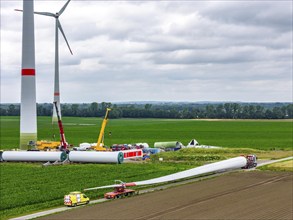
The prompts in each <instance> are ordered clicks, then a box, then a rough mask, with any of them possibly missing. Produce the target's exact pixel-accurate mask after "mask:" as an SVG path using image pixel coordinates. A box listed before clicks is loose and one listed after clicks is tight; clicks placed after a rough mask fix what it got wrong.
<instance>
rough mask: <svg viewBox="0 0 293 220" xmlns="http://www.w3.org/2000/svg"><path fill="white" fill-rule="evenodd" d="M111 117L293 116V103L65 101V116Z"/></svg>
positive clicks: (48, 107) (16, 111) (16, 108)
mask: <svg viewBox="0 0 293 220" xmlns="http://www.w3.org/2000/svg"><path fill="white" fill-rule="evenodd" d="M106 108H111V109H112V111H111V112H110V114H109V118H173V119H208V118H210V119H213V118H214V119H292V118H293V104H292V103H208V102H207V103H175V102H150V103H144V102H138V103H128V104H127V103H122V104H112V103H110V102H102V103H97V102H93V103H83V104H61V112H62V116H71V117H103V116H104V114H105V111H106ZM52 109H53V104H50V103H42V104H37V114H38V116H51V115H52ZM0 113H1V116H19V115H20V105H19V104H1V107H0Z"/></svg>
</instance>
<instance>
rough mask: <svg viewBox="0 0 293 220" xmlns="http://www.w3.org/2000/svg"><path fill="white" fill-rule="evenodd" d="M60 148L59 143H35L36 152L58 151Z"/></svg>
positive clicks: (42, 141)
mask: <svg viewBox="0 0 293 220" xmlns="http://www.w3.org/2000/svg"><path fill="white" fill-rule="evenodd" d="M59 148H60V141H46V140H41V141H37V149H38V150H44V151H47V150H58V149H59Z"/></svg>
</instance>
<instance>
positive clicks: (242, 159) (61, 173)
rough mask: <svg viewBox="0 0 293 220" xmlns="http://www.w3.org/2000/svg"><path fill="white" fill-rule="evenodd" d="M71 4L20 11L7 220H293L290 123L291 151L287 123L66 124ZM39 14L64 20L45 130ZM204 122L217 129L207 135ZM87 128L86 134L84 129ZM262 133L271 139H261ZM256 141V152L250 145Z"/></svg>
mask: <svg viewBox="0 0 293 220" xmlns="http://www.w3.org/2000/svg"><path fill="white" fill-rule="evenodd" d="M69 3H70V0H67V1H66V2H64V4H63V6H62V8H61V9H60V10H59V11H58V12H56V13H51V12H37V11H35V10H34V1H33V0H28V1H26V0H23V8H22V9H15V11H16V12H17V13H18V14H19V15H21V16H22V22H23V29H22V63H21V103H20V105H21V107H20V117H19V119H18V118H13V117H11V118H9V117H7V118H3V119H2V118H1V122H2V121H3V122H5V120H6V121H7V124H8V123H12V122H14V121H17V120H18V121H19V127H17V129H16V128H15V127H16V126H14V128H12V126H11V127H9V126H7V128H6V130H7V131H9V132H10V133H12V132H11V131H12V130H13V129H14V130H13V132H14V133H15V131H16V130H17V132H19V133H18V134H19V146H15V148H13V149H12V148H11V147H8V148H5V146H1V149H2V150H1V151H0V162H1V164H0V166H1V171H3V172H1V179H3V182H2V180H1V194H2V195H1V201H2V200H3V201H4V202H3V204H1V212H0V213H1V214H2V215H3V216H4V217H3V219H8V218H14V219H33V218H40V219H109V220H110V219H145V220H148V219H186V220H187V219H206V220H211V219H214V220H218V219H231V220H232V219H243V220H244V219H247V220H248V219H259V220H260V219H288V220H289V219H292V216H293V208H292V207H293V199H292V195H293V187H292V183H293V182H292V181H293V179H292V171H293V170H292V169H293V157H292V146H288V143H289V145H290V143H291V144H292V120H291V121H285V122H283V121H282V122H280V124H281V123H282V124H281V125H282V126H283V128H282V129H283V130H282V131H285V132H283V133H284V136H286V138H284V139H286V140H285V141H284V142H283V143H282V147H283V148H282V147H278V146H276V144H275V143H278V140H277V141H276V142H273V141H275V140H276V139H278V137H284V136H281V135H283V134H279V133H282V132H276V130H277V129H279V127H278V126H279V125H280V124H277V123H278V122H274V123H276V124H273V125H270V126H272V127H269V126H268V124H269V123H267V122H268V121H265V122H259V121H258V122H253V123H258V124H253V123H251V124H249V123H250V122H251V121H249V122H247V121H245V122H242V121H241V122H237V123H239V124H237V126H238V127H237V129H238V130H237V129H235V127H233V126H235V124H236V123H234V122H235V121H233V122H227V121H225V122H223V123H222V121H221V122H220V123H221V124H220V123H218V121H217V122H214V121H213V122H206V121H204V122H198V121H197V119H188V120H185V121H184V120H180V119H178V121H176V120H175V119H174V120H167V119H166V120H165V119H160V120H155V119H148V121H144V120H138V121H134V123H136V124H139V125H138V127H135V126H137V125H134V124H126V123H125V121H120V122H119V121H118V120H117V121H118V122H119V123H120V124H118V122H117V121H116V124H114V125H112V128H113V127H114V132H113V133H112V130H111V129H108V127H107V126H109V121H111V120H112V119H110V116H111V111H112V113H113V110H112V109H111V108H110V107H106V108H104V110H105V111H104V116H103V118H102V119H99V120H97V121H98V123H96V122H97V121H95V120H96V119H92V118H91V119H88V120H87V122H90V123H87V124H85V123H77V119H76V118H70V120H72V121H73V122H74V123H70V122H68V123H64V120H66V119H67V118H66V117H63V116H62V112H61V109H62V108H61V106H62V105H61V103H60V88H59V86H60V85H59V41H58V39H59V37H58V33H61V36H62V37H63V39H64V41H65V43H66V46H67V48H68V50H69V52H70V54H71V55H72V54H73V52H72V50H71V47H70V46H69V42H68V40H67V38H66V36H65V34H64V31H63V28H62V26H61V23H60V21H59V17H60V16H61V15H62V14H63V13H64V11H65V10H66V8H67V6H68V4H69ZM35 15H36V16H39V15H42V16H47V17H52V18H54V19H55V51H54V53H55V65H54V93H53V94H52V95H53V96H52V98H53V102H52V103H51V104H53V109H52V117H51V116H50V119H49V120H50V125H48V123H47V122H45V123H43V124H42V123H41V122H38V121H37V119H38V116H37V109H36V106H37V102H36V94H37V92H36V79H35V78H36V77H35V76H36V71H35V66H36V65H35V38H34V30H35V27H34V17H35ZM66 50H67V49H66ZM67 52H68V51H67ZM147 107H149V106H148V105H146V108H147ZM126 120H127V119H126ZM18 121H17V122H18ZM72 121H71V122H72ZM129 121H130V120H129ZM153 121H156V122H158V123H157V124H155V123H156V122H153ZM179 121H180V123H184V124H180V123H179ZM182 121H183V122H182ZM132 122H133V121H132ZM152 123H154V124H152ZM200 123H214V124H209V125H208V126H209V129H208V130H207V129H206V130H204V129H203V126H202V125H203V124H200ZM216 123H218V124H217V125H218V126H219V127H218V128H216V126H215V125H216ZM224 123H227V124H224ZM228 123H230V124H229V125H228ZM233 123H234V124H233ZM259 123H263V124H261V125H260V124H259ZM270 123H271V122H270ZM117 124H118V125H117ZM39 125H42V126H43V127H46V129H47V130H46V133H45V132H43V134H42V135H43V137H44V136H46V137H48V138H45V139H39V136H40V135H38V132H40V128H38V126H39ZM81 125H82V126H83V127H84V128H83V129H84V130H82V129H80V128H81V127H78V128H77V126H81ZM182 125H184V126H182ZM227 125H228V126H227ZM230 125H231V128H227V127H229V126H230ZM17 126H18V125H17ZM49 126H52V128H53V127H54V126H55V128H57V133H56V130H55V131H54V132H55V133H54V132H52V134H51V131H50V132H48V130H50V129H49V128H48V127H49ZM86 126H88V127H86ZM90 126H92V127H90ZM115 126H116V127H115ZM139 126H140V127H139ZM164 126H166V127H164ZM180 126H181V127H180ZM201 126H202V127H201ZM249 126H250V127H249ZM290 126H291V127H290ZM85 127H86V128H85ZM96 127H98V128H99V130H97V129H96ZM246 127H249V128H248V130H245V128H246ZM268 127H269V128H268ZM264 128H266V129H268V130H261V129H264ZM9 129H11V130H9ZM270 129H271V130H270ZM258 130H261V131H262V133H261V135H259V136H258V135H257V134H260V133H257V132H258ZM52 131H53V129H52ZM68 131H69V133H70V135H67V134H68V133H67V132H68ZM89 131H90V132H89ZM217 132H218V133H219V135H218V136H216V135H215V133H217ZM290 132H291V133H290ZM44 133H45V134H44ZM85 133H87V134H86V135H84V134H85ZM3 134H4V132H3ZM18 134H17V135H18ZM55 134H57V135H55ZM163 134H168V136H167V135H166V136H163ZM187 134H188V135H187ZM275 134H277V135H279V136H276V137H277V138H275V136H273V135H275ZM1 135H2V132H1ZM204 135H206V137H207V138H208V139H204V140H205V141H206V140H211V139H212V138H213V137H215V136H216V138H214V140H215V141H209V142H208V144H202V141H201V140H200V141H198V140H197V137H200V138H201V137H203V136H204ZM248 135H251V136H249V138H250V139H251V142H249V143H252V144H251V145H245V144H243V143H241V142H242V141H243V140H245V139H249V138H247V136H248ZM265 135H266V136H265ZM290 135H291V136H290ZM51 136H52V138H50V137H51ZM56 136H57V138H56ZM76 136H78V137H79V139H78V140H82V142H81V141H80V143H78V144H77V143H76V142H75V144H73V142H72V141H71V140H70V138H75V137H76ZM89 137H90V138H89ZM166 137H168V138H166ZM264 137H272V139H270V140H269V141H267V142H270V141H271V140H272V142H270V143H267V145H266V146H258V145H261V144H262V143H266V142H265V141H263V142H261V141H259V142H258V140H261V139H265V138H264ZM119 138H120V139H119ZM187 138H188V142H187V141H186V140H187ZM229 138H230V140H231V142H232V141H234V142H232V143H230V141H229ZM253 138H255V139H253ZM290 138H291V139H290ZM7 139H13V137H12V136H11V137H10V136H9V137H8V138H7ZM181 139H182V140H181ZM280 139H281V138H280ZM75 140H76V139H75ZM93 140H94V141H93ZM116 140H119V142H115V141H116ZM120 140H121V142H120ZM122 140H123V141H124V140H127V142H126V143H125V142H124V143H122ZM128 140H129V141H128ZM288 140H289V141H288ZM220 141H222V142H221V143H222V144H218V143H219V142H220ZM106 143H110V144H108V145H107V144H106ZM235 143H237V144H238V145H237V144H235ZM273 143H274V144H273ZM1 145H2V142H1ZM234 145H235V146H234ZM238 146H241V147H238ZM243 146H244V147H243ZM273 164H277V165H276V167H273V166H272V165H273ZM26 209H27V210H26ZM44 210H46V211H44ZM1 219H2V217H1Z"/></svg>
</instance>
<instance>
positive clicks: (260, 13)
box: [1, 0, 293, 103]
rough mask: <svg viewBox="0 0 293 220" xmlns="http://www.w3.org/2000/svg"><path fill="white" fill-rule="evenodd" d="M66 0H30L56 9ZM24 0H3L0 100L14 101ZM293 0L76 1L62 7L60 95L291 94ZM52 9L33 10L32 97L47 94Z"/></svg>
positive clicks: (47, 98)
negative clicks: (34, 77)
mask: <svg viewBox="0 0 293 220" xmlns="http://www.w3.org/2000/svg"><path fill="white" fill-rule="evenodd" d="M65 3H66V1H65V0H58V1H44V0H39V1H38V0H35V4H34V10H35V11H46V12H53V13H55V12H57V11H59V10H60V9H61V8H62V6H63V5H64V4H65ZM22 7H23V6H22V1H12V0H1V103H7V102H9V103H11V102H15V103H17V102H20V82H21V74H20V73H21V47H22V46H21V41H22V40H21V39H22V13H20V12H15V11H14V9H16V8H18V9H22ZM292 7H293V6H292V1H291V0H288V1H263V0H262V1H246V0H245V1H121V2H120V1H85V0H83V1H81V0H72V1H71V2H70V3H69V5H68V7H67V8H66V10H65V12H64V13H63V14H62V15H61V17H60V22H61V24H62V27H63V30H64V32H65V34H66V36H67V39H68V41H69V44H70V46H71V48H72V51H73V55H71V54H70V53H69V50H68V48H67V46H66V43H65V41H64V39H63V38H62V36H61V34H60V35H59V43H60V44H59V45H60V46H59V47H60V52H59V55H60V93H61V94H60V96H61V103H73V102H75V103H87V102H102V101H106V102H120V101H190V102H196V101H243V102H246V101H247V102H292ZM54 26H55V21H54V18H51V17H46V16H41V15H35V52H36V86H37V102H39V103H43V102H48V103H50V102H52V101H53V82H54V37H55V35H54V31H55V30H54Z"/></svg>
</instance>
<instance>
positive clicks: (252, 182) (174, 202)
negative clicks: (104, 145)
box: [41, 171, 293, 220]
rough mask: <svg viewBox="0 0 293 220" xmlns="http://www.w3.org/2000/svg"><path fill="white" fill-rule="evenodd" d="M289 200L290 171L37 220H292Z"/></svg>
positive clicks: (216, 181) (233, 177)
mask: <svg viewBox="0 0 293 220" xmlns="http://www.w3.org/2000/svg"><path fill="white" fill-rule="evenodd" d="M292 197H293V173H292V172H291V173H284V172H260V171H255V172H241V173H231V174H227V175H223V176H220V177H216V178H213V179H208V180H204V181H201V182H195V183H192V184H187V185H183V186H179V187H174V188H170V189H166V190H163V191H157V192H153V193H149V194H145V195H139V196H135V197H132V198H127V199H121V200H115V201H111V202H106V203H102V204H97V205H92V206H87V207H84V208H80V209H74V210H71V211H67V212H63V213H60V214H55V215H51V216H47V217H44V218H41V219H120V220H122V219H145V220H149V219H180V220H181V219H208V220H210V219H215V220H216V219H217V220H220V219H233V220H234V219H274V220H276V219H293V198H292Z"/></svg>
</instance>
